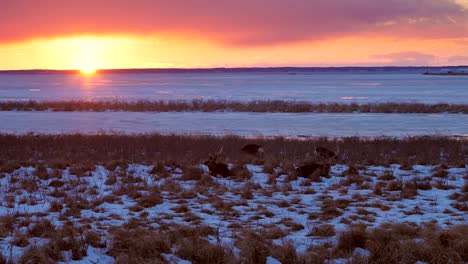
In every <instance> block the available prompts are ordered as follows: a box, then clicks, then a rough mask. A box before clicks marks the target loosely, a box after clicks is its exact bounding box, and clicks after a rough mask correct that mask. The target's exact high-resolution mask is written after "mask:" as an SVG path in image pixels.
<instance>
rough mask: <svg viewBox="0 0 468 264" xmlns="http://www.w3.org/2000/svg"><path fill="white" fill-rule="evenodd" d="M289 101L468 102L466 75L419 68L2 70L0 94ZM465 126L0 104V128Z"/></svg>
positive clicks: (231, 130)
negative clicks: (13, 108) (14, 108)
mask: <svg viewBox="0 0 468 264" xmlns="http://www.w3.org/2000/svg"><path fill="white" fill-rule="evenodd" d="M80 99H84V100H121V101H134V100H192V99H220V100H233V101H251V100H290V101H307V102H315V103H318V102H323V103H332V102H333V103H336V102H338V103H351V102H357V103H378V102H420V103H429V104H432V103H451V104H468V77H467V76H425V75H422V74H420V73H417V72H385V73H382V72H380V73H375V72H374V73H369V72H352V73H348V72H326V73H325V72H324V73H314V72H309V73H294V74H291V73H286V72H273V73H272V72H268V73H265V72H236V73H229V72H217V73H206V72H205V73H98V74H95V75H81V74H57V73H54V74H31V73H21V74H18V73H8V74H5V73H3V74H0V101H7V100H20V101H23V100H39V101H48V100H53V101H59V100H80ZM103 131H105V132H109V131H114V132H123V133H153V132H157V133H166V134H170V133H176V134H177V133H181V134H188V133H190V134H215V135H224V134H236V135H242V136H260V135H262V136H293V137H297V136H299V137H300V136H336V137H339V136H394V137H402V136H413V135H465V136H466V135H468V115H463V114H444V113H442V114H352V113H351V114H312V113H197V112H195V113H128V112H114V113H110V112H104V113H90V112H67V113H52V112H0V132H2V133H27V132H38V133H68V132H83V133H96V132H103Z"/></svg>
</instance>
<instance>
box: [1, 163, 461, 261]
mask: <svg viewBox="0 0 468 264" xmlns="http://www.w3.org/2000/svg"><path fill="white" fill-rule="evenodd" d="M288 166H289V168H288ZM230 167H231V168H232V169H233V171H234V170H235V171H236V173H235V176H233V177H229V178H219V177H212V176H208V168H207V167H206V166H204V165H196V166H193V167H192V166H188V167H184V168H181V167H178V166H176V165H174V166H168V165H166V166H162V165H161V164H160V165H159V166H157V167H156V166H152V165H139V164H131V165H129V166H128V167H126V166H124V167H123V168H120V167H118V166H117V167H115V166H110V167H109V166H108V167H107V168H105V167H102V166H96V167H94V166H89V165H88V166H87V167H86V166H72V167H67V168H65V169H63V170H62V169H60V168H54V169H52V168H43V167H38V168H33V167H21V168H20V169H17V170H14V171H13V172H9V173H1V174H0V188H1V190H0V215H1V216H2V217H3V218H2V220H1V221H0V222H2V221H3V220H4V219H5V218H4V216H14V217H15V224H14V225H13V226H14V227H12V231H7V232H5V231H4V232H2V229H1V228H0V237H2V236H3V238H0V248H1V251H2V252H3V255H4V256H6V257H7V258H10V257H11V258H12V259H13V260H18V259H19V258H20V256H21V255H22V254H23V252H25V251H26V250H27V249H28V248H30V247H32V246H34V245H40V244H41V243H42V244H43V243H46V242H47V238H39V237H34V235H31V233H33V232H32V231H31V230H34V228H32V222H34V221H38V220H39V219H48V220H50V221H51V222H52V223H53V224H54V225H56V226H58V227H60V226H64V225H66V224H68V225H69V224H70V222H71V223H73V224H75V225H77V226H80V225H83V226H87V228H89V229H90V230H94V231H95V232H97V233H98V234H100V236H101V237H102V240H107V239H109V238H108V237H109V236H110V233H109V232H110V231H109V230H110V229H109V227H111V226H122V225H125V224H128V223H131V222H132V221H137V222H138V223H139V225H146V226H147V227H150V226H151V227H154V228H158V227H161V226H164V225H171V224H181V225H191V226H203V225H206V226H210V227H212V228H215V229H216V230H217V231H218V232H217V236H216V237H210V240H211V241H213V243H215V241H218V242H219V241H221V242H222V243H224V244H229V245H233V240H234V237H235V234H236V233H237V232H239V230H242V229H254V230H256V229H264V230H270V231H271V233H274V234H276V236H272V237H273V238H274V239H273V243H277V244H281V243H282V242H283V241H285V240H288V241H292V243H293V245H294V247H295V248H296V250H297V251H298V252H305V251H307V249H308V248H310V247H312V246H318V245H320V244H324V243H332V244H333V243H336V239H337V236H338V234H339V233H340V232H341V231H344V230H346V229H347V228H349V226H352V225H355V224H364V225H366V226H368V227H378V226H380V225H381V224H384V223H416V224H419V223H423V222H432V223H437V224H438V225H440V226H441V227H448V226H453V225H459V224H462V225H466V224H468V223H467V222H468V214H467V202H466V200H463V199H466V191H467V190H466V188H467V187H466V186H467V181H468V167H465V168H444V167H441V166H422V165H416V166H413V167H408V168H401V169H400V166H399V165H392V166H390V167H381V166H369V167H361V168H358V169H359V174H353V173H350V172H349V171H348V167H347V166H346V165H339V164H338V165H334V166H333V167H332V169H331V173H330V176H329V177H321V178H320V179H319V180H318V181H312V180H310V179H306V178H303V177H297V176H295V175H293V174H292V173H291V172H292V171H293V168H292V167H291V165H284V164H279V165H278V166H271V165H265V167H264V166H259V165H246V166H245V167H244V166H243V165H239V164H230ZM463 193H465V198H460V197H463ZM12 221H13V220H12ZM67 222H68V223H67ZM3 224H4V226H6V224H5V223H3ZM329 226H331V229H332V230H330V227H329ZM0 227H2V226H1V225H0ZM323 229H326V230H325V231H324V230H323ZM327 230H328V231H327ZM36 232H37V231H36ZM21 236H23V237H24V236H26V237H27V239H23V240H21V239H20V240H18V237H21ZM25 240H27V241H25ZM18 241H19V242H18ZM111 246H112V245H111V242H106V243H105V245H104V246H102V248H99V247H93V246H88V247H87V254H84V255H86V256H82V259H81V260H72V253H71V252H69V251H65V252H63V254H64V261H65V262H71V263H113V258H112V257H111V256H109V255H108V252H109V248H110V247H111ZM234 248H235V247H234ZM363 251H364V252H365V250H363ZM234 252H236V251H234ZM365 254H366V253H365ZM164 257H166V259H172V260H175V261H173V263H174V262H176V263H187V262H184V261H183V260H181V259H180V258H179V257H177V256H175V255H174V254H167V255H164ZM268 260H269V261H270V263H275V261H276V260H275V259H273V258H272V257H270V258H268Z"/></svg>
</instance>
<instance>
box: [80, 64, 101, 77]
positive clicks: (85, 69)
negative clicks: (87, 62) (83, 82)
mask: <svg viewBox="0 0 468 264" xmlns="http://www.w3.org/2000/svg"><path fill="white" fill-rule="evenodd" d="M79 70H80V72H81V73H82V74H86V75H90V74H95V73H96V72H97V69H96V68H95V67H93V66H84V67H81V68H80V69H79Z"/></svg>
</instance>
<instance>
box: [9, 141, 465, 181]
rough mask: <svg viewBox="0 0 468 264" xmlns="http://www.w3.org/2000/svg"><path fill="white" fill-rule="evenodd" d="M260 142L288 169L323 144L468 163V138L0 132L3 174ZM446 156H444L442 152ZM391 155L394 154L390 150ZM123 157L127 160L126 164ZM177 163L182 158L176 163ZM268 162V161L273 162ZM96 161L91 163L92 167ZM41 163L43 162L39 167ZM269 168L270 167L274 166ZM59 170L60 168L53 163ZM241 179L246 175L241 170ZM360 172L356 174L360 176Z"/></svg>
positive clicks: (369, 158) (373, 156) (170, 158)
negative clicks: (255, 136)
mask: <svg viewBox="0 0 468 264" xmlns="http://www.w3.org/2000/svg"><path fill="white" fill-rule="evenodd" d="M252 142H256V143H258V144H260V145H262V146H263V147H264V149H265V158H267V159H269V160H270V159H271V160H280V161H281V164H283V165H282V166H283V167H284V168H287V167H290V166H289V165H288V164H294V163H296V161H297V160H302V159H304V157H305V156H306V155H307V153H313V151H314V149H315V147H317V146H323V147H327V148H329V149H332V150H338V149H339V154H338V155H339V157H340V159H341V160H342V161H343V162H346V163H348V164H360V165H387V164H390V163H405V164H441V163H443V162H445V159H446V160H447V164H448V165H450V166H462V165H463V166H464V164H466V160H465V156H466V155H467V153H464V147H465V148H466V145H468V139H463V138H450V137H409V138H402V139H393V138H375V139H365V138H358V137H349V138H341V139H329V138H310V139H307V140H301V139H285V138H282V137H278V138H258V139H255V140H253V139H246V138H242V137H237V136H224V137H216V136H188V135H187V136H184V135H159V134H147V135H118V134H104V135H83V134H66V135H35V134H29V135H5V134H2V135H0V145H1V146H2V151H1V152H0V172H12V171H14V170H16V169H18V168H20V167H21V166H30V165H32V166H34V165H35V164H37V160H42V161H43V163H44V166H45V165H50V166H57V157H61V160H62V161H61V162H59V165H60V166H59V167H62V168H64V166H66V165H67V164H74V165H73V166H72V168H70V173H72V174H76V175H77V176H84V175H85V174H86V173H88V172H89V171H90V170H92V169H93V167H92V166H94V165H95V164H96V163H97V164H102V165H106V166H108V167H114V168H115V167H116V166H119V167H120V166H122V167H125V166H128V165H127V164H128V163H132V162H134V163H146V164H155V163H156V164H157V165H156V166H155V168H154V172H155V173H158V175H159V176H161V177H163V176H167V172H166V169H165V168H164V166H162V164H165V165H168V164H171V163H180V161H182V160H183V161H185V162H187V163H188V164H194V163H198V164H199V163H200V162H201V161H204V160H205V159H206V158H207V157H208V156H209V154H210V153H211V154H212V153H214V152H216V151H218V150H219V149H220V147H221V146H224V148H223V149H224V156H225V159H226V161H230V162H235V161H238V160H242V159H243V158H244V156H243V155H242V153H241V151H240V149H241V148H242V146H244V145H245V144H248V143H252ZM442 149H443V151H444V155H445V156H444V157H445V158H444V160H441V155H440V153H441V150H442ZM390 153H391V154H390ZM122 160H125V162H122ZM177 161H178V162H177ZM269 163H270V162H269ZM91 164H93V165H91ZM41 166H42V165H41ZM41 166H38V167H37V169H36V173H37V174H38V175H40V176H41V177H45V178H47V177H50V176H48V175H47V174H46V172H45V171H44V169H43V168H42V167H41ZM273 166H274V165H269V166H267V169H266V170H268V171H271V167H273ZM53 168H56V167H53ZM239 169H240V170H239V173H237V174H239V175H238V176H239V178H248V177H249V175H246V174H245V171H243V170H242V169H241V168H239ZM356 176H357V175H356Z"/></svg>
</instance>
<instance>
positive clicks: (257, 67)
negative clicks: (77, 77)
mask: <svg viewBox="0 0 468 264" xmlns="http://www.w3.org/2000/svg"><path fill="white" fill-rule="evenodd" d="M422 68H423V69H427V68H429V69H440V68H468V65H442V66H422V65H419V66H417V65H409V66H398V65H387V66H252V67H206V68H205V67H200V68H190V67H169V68H102V69H99V68H98V69H96V71H97V72H118V71H127V72H131V71H216V70H320V69H324V70H327V69H422ZM8 72H43V73H47V72H57V73H59V72H62V73H67V72H73V73H74V72H80V69H47V68H30V69H4V70H3V69H0V73H8Z"/></svg>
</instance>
